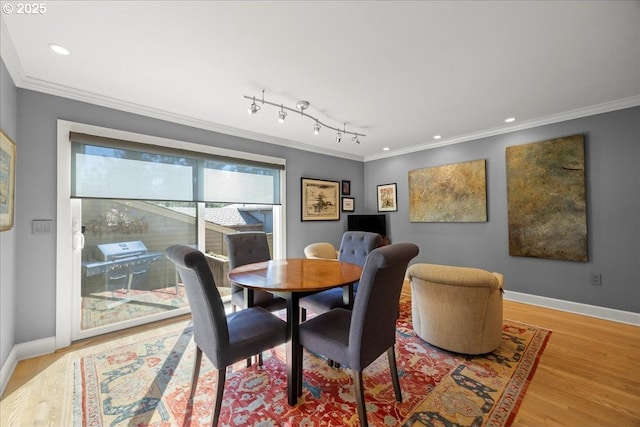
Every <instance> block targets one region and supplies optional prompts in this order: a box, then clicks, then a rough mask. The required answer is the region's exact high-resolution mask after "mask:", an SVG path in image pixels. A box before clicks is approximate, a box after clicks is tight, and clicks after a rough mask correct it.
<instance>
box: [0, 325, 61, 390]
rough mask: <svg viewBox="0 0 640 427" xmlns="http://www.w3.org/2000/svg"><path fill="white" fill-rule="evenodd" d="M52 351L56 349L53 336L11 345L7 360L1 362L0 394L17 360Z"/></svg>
mask: <svg viewBox="0 0 640 427" xmlns="http://www.w3.org/2000/svg"><path fill="white" fill-rule="evenodd" d="M54 351H56V338H55V337H49V338H42V339H39V340H35V341H29V342H26V343H22V344H17V345H15V346H13V348H12V349H11V352H10V353H9V356H8V357H7V360H6V361H5V362H4V363H3V364H2V369H0V396H1V395H3V394H4V389H5V387H6V386H7V384H8V383H9V379H10V378H11V375H12V374H13V371H14V370H15V369H16V365H17V364H18V362H19V361H21V360H24V359H30V358H32V357H38V356H42V355H45V354H51V353H53V352H54Z"/></svg>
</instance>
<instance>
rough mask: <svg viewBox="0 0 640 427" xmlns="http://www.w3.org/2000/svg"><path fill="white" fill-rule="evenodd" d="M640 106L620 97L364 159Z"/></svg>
mask: <svg viewBox="0 0 640 427" xmlns="http://www.w3.org/2000/svg"><path fill="white" fill-rule="evenodd" d="M637 106H640V95H639V96H632V97H629V98H624V99H619V100H615V101H611V102H605V103H602V104H597V105H592V106H590V107H585V108H578V109H576V110H570V111H565V112H562V113H558V114H553V115H550V116H545V117H540V118H537V119H532V120H527V121H523V122H520V123H517V124H512V125H509V126H501V127H497V128H492V129H486V130H482V131H479V132H473V133H469V134H466V135H462V136H458V137H454V138H448V139H443V140H440V141H438V142H427V143H424V144H418V145H414V146H413V147H407V148H405V149H401V150H397V151H394V152H393V153H380V154H374V155H371V156H365V158H364V161H365V163H366V162H369V161H372V160H379V159H385V158H389V157H396V156H401V155H403V154H410V153H415V152H417V151H424V150H431V149H434V148H439V147H444V146H447V145H454V144H460V143H462V142H468V141H474V140H477V139H481V138H487V137H490V136H496V135H502V134H505V133H511V132H516V131H519V130H524V129H531V128H534V127H538V126H544V125H549V124H553V123H560V122H564V121H567V120H572V119H579V118H581V117H587V116H594V115H596V114H602V113H608V112H611V111H616V110H623V109H625V108H631V107H637Z"/></svg>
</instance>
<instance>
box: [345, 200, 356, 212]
mask: <svg viewBox="0 0 640 427" xmlns="http://www.w3.org/2000/svg"><path fill="white" fill-rule="evenodd" d="M355 206H356V199H354V198H353V197H343V198H342V212H353V211H355V210H356V208H355Z"/></svg>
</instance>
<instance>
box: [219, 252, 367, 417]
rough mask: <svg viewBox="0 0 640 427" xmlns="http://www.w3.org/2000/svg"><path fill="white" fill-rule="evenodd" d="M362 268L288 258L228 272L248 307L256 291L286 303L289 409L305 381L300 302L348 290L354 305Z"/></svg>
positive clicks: (295, 400)
mask: <svg viewBox="0 0 640 427" xmlns="http://www.w3.org/2000/svg"><path fill="white" fill-rule="evenodd" d="M361 274H362V267H360V266H358V265H355V264H351V263H348V262H341V261H337V260H327V259H307V258H288V259H280V260H271V261H265V262H258V263H254V264H246V265H243V266H240V267H236V268H234V269H232V270H231V271H229V280H230V281H231V282H233V283H234V284H236V285H238V286H241V287H243V288H244V293H245V298H246V302H247V307H251V306H252V305H253V291H254V290H259V291H266V292H270V293H272V294H275V295H278V296H281V297H283V298H285V299H286V300H287V327H288V341H287V392H288V402H289V405H291V406H294V405H295V404H296V403H297V402H298V396H299V395H300V394H301V393H302V378H298V366H300V365H301V364H302V351H300V348H299V347H300V345H299V340H298V324H299V323H300V306H299V303H298V302H299V300H300V298H302V297H304V296H307V295H311V294H314V293H316V292H321V291H324V290H327V289H331V288H337V287H345V291H344V295H345V299H346V300H348V303H349V304H352V301H350V299H351V295H353V289H352V288H353V286H352V285H353V284H354V283H355V282H357V281H358V280H360V275H361Z"/></svg>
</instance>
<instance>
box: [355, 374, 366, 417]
mask: <svg viewBox="0 0 640 427" xmlns="http://www.w3.org/2000/svg"><path fill="white" fill-rule="evenodd" d="M353 392H354V394H355V395H356V403H357V405H358V418H360V427H368V426H369V423H368V422H367V407H366V406H365V404H364V385H363V384H362V371H356V370H354V371H353Z"/></svg>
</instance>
